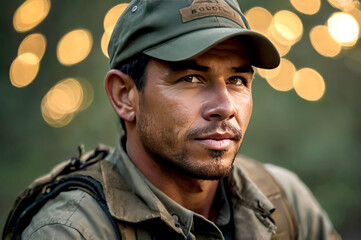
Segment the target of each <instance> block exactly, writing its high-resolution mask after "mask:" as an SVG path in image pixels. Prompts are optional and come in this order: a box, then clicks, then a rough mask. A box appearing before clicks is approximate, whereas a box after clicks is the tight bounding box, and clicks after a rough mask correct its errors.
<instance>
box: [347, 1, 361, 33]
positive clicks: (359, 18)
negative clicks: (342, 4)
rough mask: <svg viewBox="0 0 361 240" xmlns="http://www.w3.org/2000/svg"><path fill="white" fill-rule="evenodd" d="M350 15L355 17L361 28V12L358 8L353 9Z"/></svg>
mask: <svg viewBox="0 0 361 240" xmlns="http://www.w3.org/2000/svg"><path fill="white" fill-rule="evenodd" d="M347 13H348V14H350V15H351V16H353V17H354V18H355V20H356V21H357V23H358V26H359V27H360V26H361V10H360V9H358V8H352V9H351V10H349V11H347ZM358 37H359V38H360V37H361V31H360V29H359V34H358Z"/></svg>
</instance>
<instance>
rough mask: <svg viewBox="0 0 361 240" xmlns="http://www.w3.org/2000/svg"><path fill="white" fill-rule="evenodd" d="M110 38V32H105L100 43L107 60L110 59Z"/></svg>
mask: <svg viewBox="0 0 361 240" xmlns="http://www.w3.org/2000/svg"><path fill="white" fill-rule="evenodd" d="M110 36H111V33H109V31H105V32H104V33H103V36H102V39H101V41H100V47H101V49H102V52H103V54H104V55H105V56H106V57H107V58H109V54H108V45H109V41H110Z"/></svg>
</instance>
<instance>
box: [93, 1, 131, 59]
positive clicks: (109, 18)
mask: <svg viewBox="0 0 361 240" xmlns="http://www.w3.org/2000/svg"><path fill="white" fill-rule="evenodd" d="M128 5H129V3H120V4H118V5H116V6H114V7H112V8H111V9H110V10H109V11H108V12H107V13H106V14H105V17H104V23H103V26H104V34H103V36H102V39H101V42H100V46H101V49H102V52H103V54H104V55H105V56H106V57H107V58H109V55H108V44H109V40H110V36H111V35H112V33H113V30H114V26H115V24H116V23H117V20H118V18H119V17H120V15H122V13H123V12H124V10H125V9H126V8H127V7H128Z"/></svg>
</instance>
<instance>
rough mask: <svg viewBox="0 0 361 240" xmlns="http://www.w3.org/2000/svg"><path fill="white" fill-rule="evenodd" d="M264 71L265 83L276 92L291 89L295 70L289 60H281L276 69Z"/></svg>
mask: <svg viewBox="0 0 361 240" xmlns="http://www.w3.org/2000/svg"><path fill="white" fill-rule="evenodd" d="M264 71H265V73H264V75H265V77H266V80H267V82H268V83H269V85H271V86H272V87H273V88H274V89H276V90H278V91H289V90H291V89H292V88H293V77H294V74H295V72H296V68H295V66H294V65H293V63H292V62H290V61H289V60H287V59H285V58H282V59H281V63H280V65H279V66H278V67H277V68H276V69H272V70H264Z"/></svg>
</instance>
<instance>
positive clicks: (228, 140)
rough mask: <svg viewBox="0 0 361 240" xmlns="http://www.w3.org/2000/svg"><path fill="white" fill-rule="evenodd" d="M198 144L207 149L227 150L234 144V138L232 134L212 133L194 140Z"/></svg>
mask: <svg viewBox="0 0 361 240" xmlns="http://www.w3.org/2000/svg"><path fill="white" fill-rule="evenodd" d="M194 140H195V141H197V142H198V143H200V144H202V145H204V146H205V147H206V148H207V149H212V150H227V149H229V147H230V146H231V145H232V144H234V142H235V137H234V135H233V134H232V133H227V132H226V133H212V134H206V135H202V136H199V137H196V138H195V139H194Z"/></svg>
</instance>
